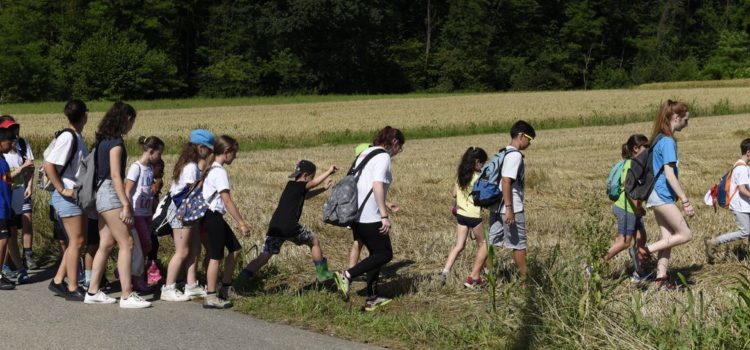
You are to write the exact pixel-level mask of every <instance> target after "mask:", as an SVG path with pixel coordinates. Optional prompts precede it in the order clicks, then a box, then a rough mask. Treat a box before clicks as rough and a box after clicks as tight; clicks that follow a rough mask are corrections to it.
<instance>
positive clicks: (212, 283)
mask: <svg viewBox="0 0 750 350" xmlns="http://www.w3.org/2000/svg"><path fill="white" fill-rule="evenodd" d="M219 264H221V260H215V259H209V260H208V268H207V269H206V289H207V291H208V292H209V293H216V284H217V281H218V280H219Z"/></svg>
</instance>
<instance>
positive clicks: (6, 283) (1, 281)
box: [0, 277, 16, 290]
mask: <svg viewBox="0 0 750 350" xmlns="http://www.w3.org/2000/svg"><path fill="white" fill-rule="evenodd" d="M11 289H16V284H15V283H13V281H11V280H9V279H7V278H5V277H0V290H11Z"/></svg>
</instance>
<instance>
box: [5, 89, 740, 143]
mask: <svg viewBox="0 0 750 350" xmlns="http://www.w3.org/2000/svg"><path fill="white" fill-rule="evenodd" d="M666 98H676V99H680V100H683V101H686V102H688V103H689V104H690V105H691V106H693V107H699V106H700V107H701V108H703V109H705V110H706V111H707V112H709V113H710V112H711V109H712V108H715V106H716V105H722V106H725V107H729V106H730V105H731V106H747V105H750V87H745V88H714V89H672V90H651V91H649V90H598V91H563V92H528V93H499V94H480V95H458V96H448V97H432V98H429V97H421V98H398V99H376V100H362V101H347V102H321V103H302V104H287V105H257V106H241V107H212V108H191V109H173V110H142V111H141V110H139V115H138V121H137V122H136V123H135V126H134V128H133V130H132V131H131V135H156V136H159V137H161V138H163V139H164V140H168V141H174V142H171V143H176V142H177V141H178V140H180V137H183V140H184V137H186V135H187V134H188V132H189V131H190V130H191V129H194V128H197V127H204V128H208V129H210V130H212V131H213V132H215V133H216V134H222V133H228V134H232V135H233V136H235V137H236V138H238V139H239V140H245V141H248V142H261V143H266V142H273V143H274V144H281V145H284V144H287V143H292V144H294V140H295V139H303V140H305V141H307V143H306V144H305V145H308V144H320V142H318V143H315V139H316V138H318V139H319V138H320V137H321V136H322V135H325V134H333V135H332V136H338V137H342V136H345V135H342V134H347V133H361V132H370V131H375V130H377V129H378V128H380V127H382V126H383V125H386V124H394V125H399V126H400V127H401V128H402V129H404V130H413V129H420V128H421V129H422V130H424V129H425V128H426V129H430V128H433V129H441V130H442V129H445V130H449V129H452V128H465V127H467V125H487V124H492V125H498V123H499V124H502V123H508V125H509V124H510V123H512V122H513V121H514V120H516V119H525V120H528V121H530V122H535V121H536V122H541V121H544V122H551V121H552V122H554V123H560V124H563V125H567V124H571V123H573V124H575V122H576V121H578V120H579V119H581V118H598V117H601V118H605V117H612V116H618V117H627V116H632V115H645V114H651V113H652V111H653V110H656V108H657V106H658V105H659V104H660V102H661V101H662V100H664V99H666ZM134 107H135V108H136V109H138V105H135V106H134ZM60 108H61V110H62V104H61V106H60ZM694 109H695V108H694ZM3 112H4V113H10V114H13V111H12V110H8V111H3ZM694 114H695V113H694ZM714 114H715V113H714ZM102 115H103V113H93V112H92V113H91V115H90V120H89V124H88V127H87V128H86V129H85V130H84V136H87V137H91V136H93V133H94V130H95V126H96V125H97V124H98V122H99V120H100V119H101V117H102ZM63 119H64V118H63V116H62V114H61V113H60V114H28V115H22V116H20V117H19V121H20V122H21V124H23V129H24V135H25V137H27V138H30V139H32V140H35V139H49V137H50V135H52V133H53V132H54V131H56V130H59V129H60V128H61V127H62V126H63V124H64V123H63ZM493 123H494V124H493ZM566 123H567V124H566ZM332 138H333V139H334V140H335V138H336V137H332ZM169 144H170V142H168V145H169Z"/></svg>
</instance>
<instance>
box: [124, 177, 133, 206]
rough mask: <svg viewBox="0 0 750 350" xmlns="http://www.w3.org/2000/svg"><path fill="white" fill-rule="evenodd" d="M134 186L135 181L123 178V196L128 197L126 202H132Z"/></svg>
mask: <svg viewBox="0 0 750 350" xmlns="http://www.w3.org/2000/svg"><path fill="white" fill-rule="evenodd" d="M134 188H135V181H133V180H130V179H125V197H127V198H128V203H133V189H134Z"/></svg>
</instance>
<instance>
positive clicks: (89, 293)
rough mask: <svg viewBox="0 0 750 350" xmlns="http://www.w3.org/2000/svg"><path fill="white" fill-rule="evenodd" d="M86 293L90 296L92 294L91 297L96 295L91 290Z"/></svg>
mask: <svg viewBox="0 0 750 350" xmlns="http://www.w3.org/2000/svg"><path fill="white" fill-rule="evenodd" d="M86 294H88V295H90V296H92V297H93V296H94V295H96V294H94V293H91V292H86Z"/></svg>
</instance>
